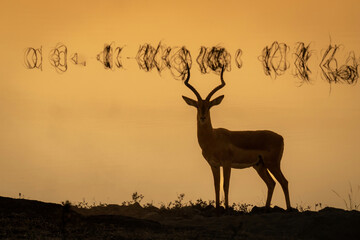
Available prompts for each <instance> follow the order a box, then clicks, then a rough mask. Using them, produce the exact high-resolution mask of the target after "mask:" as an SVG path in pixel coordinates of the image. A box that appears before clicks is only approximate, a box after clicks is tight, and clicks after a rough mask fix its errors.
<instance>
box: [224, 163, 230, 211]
mask: <svg viewBox="0 0 360 240" xmlns="http://www.w3.org/2000/svg"><path fill="white" fill-rule="evenodd" d="M230 174H231V165H230V164H224V166H223V175H224V194H225V209H228V208H229V185H230Z"/></svg>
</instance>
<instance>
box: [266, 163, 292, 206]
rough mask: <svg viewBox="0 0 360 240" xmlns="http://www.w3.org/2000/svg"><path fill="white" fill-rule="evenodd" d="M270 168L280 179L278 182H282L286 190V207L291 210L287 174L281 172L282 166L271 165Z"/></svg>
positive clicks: (277, 178)
mask: <svg viewBox="0 0 360 240" xmlns="http://www.w3.org/2000/svg"><path fill="white" fill-rule="evenodd" d="M269 170H270V172H271V173H272V174H273V175H274V177H275V178H276V180H278V182H279V183H280V185H281V187H282V189H283V191H284V195H285V201H286V208H287V209H288V210H291V205H290V197H289V187H288V181H287V180H286V178H285V176H284V175H283V173H282V172H281V169H280V166H275V167H271V168H269Z"/></svg>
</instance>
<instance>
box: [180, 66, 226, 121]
mask: <svg viewBox="0 0 360 240" xmlns="http://www.w3.org/2000/svg"><path fill="white" fill-rule="evenodd" d="M187 70H188V75H187V78H186V80H185V85H186V86H187V87H188V88H190V90H191V91H192V92H193V93H194V94H195V96H196V98H197V101H196V100H194V99H191V98H188V97H185V96H182V97H183V99H184V100H185V102H186V103H187V104H188V105H190V106H193V107H195V108H196V109H197V120H198V122H199V123H201V124H204V123H206V122H208V121H209V120H210V108H211V107H213V106H216V105H219V104H220V103H221V101H222V100H223V98H224V95H221V96H219V97H217V98H215V99H213V100H211V97H212V96H213V95H214V93H216V92H217V91H218V90H220V89H221V88H223V87H224V86H225V81H224V79H223V74H224V70H225V67H223V68H222V70H221V74H220V79H221V84H220V85H219V86H217V87H215V88H214V89H213V90H212V91H211V92H210V93H209V94H208V96H207V97H206V99H202V98H201V96H200V94H199V93H198V91H196V89H195V88H194V87H193V86H191V85H190V83H189V80H190V68H189V66H187Z"/></svg>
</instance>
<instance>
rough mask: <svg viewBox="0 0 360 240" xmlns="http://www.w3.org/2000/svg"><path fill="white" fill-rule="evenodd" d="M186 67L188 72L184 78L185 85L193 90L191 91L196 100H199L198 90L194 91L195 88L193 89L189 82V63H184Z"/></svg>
mask: <svg viewBox="0 0 360 240" xmlns="http://www.w3.org/2000/svg"><path fill="white" fill-rule="evenodd" d="M186 67H187V72H188V74H187V78H186V80H185V85H186V86H187V87H188V88H190V90H191V91H193V93H195V95H196V97H197V99H198V101H200V100H201V96H200V94H199V93H198V91H196V89H195V88H194V87H193V86H191V85H190V83H189V80H190V68H189V64H188V63H186Z"/></svg>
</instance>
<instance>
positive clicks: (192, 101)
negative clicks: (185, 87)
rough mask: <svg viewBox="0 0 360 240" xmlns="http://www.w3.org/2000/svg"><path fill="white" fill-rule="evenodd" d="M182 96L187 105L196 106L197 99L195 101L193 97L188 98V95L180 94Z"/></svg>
mask: <svg viewBox="0 0 360 240" xmlns="http://www.w3.org/2000/svg"><path fill="white" fill-rule="evenodd" d="M182 97H183V99H184V100H185V102H186V103H187V104H188V105H190V106H193V107H196V108H197V107H198V105H197V101H195V100H193V99H191V98H188V97H185V96H182Z"/></svg>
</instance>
